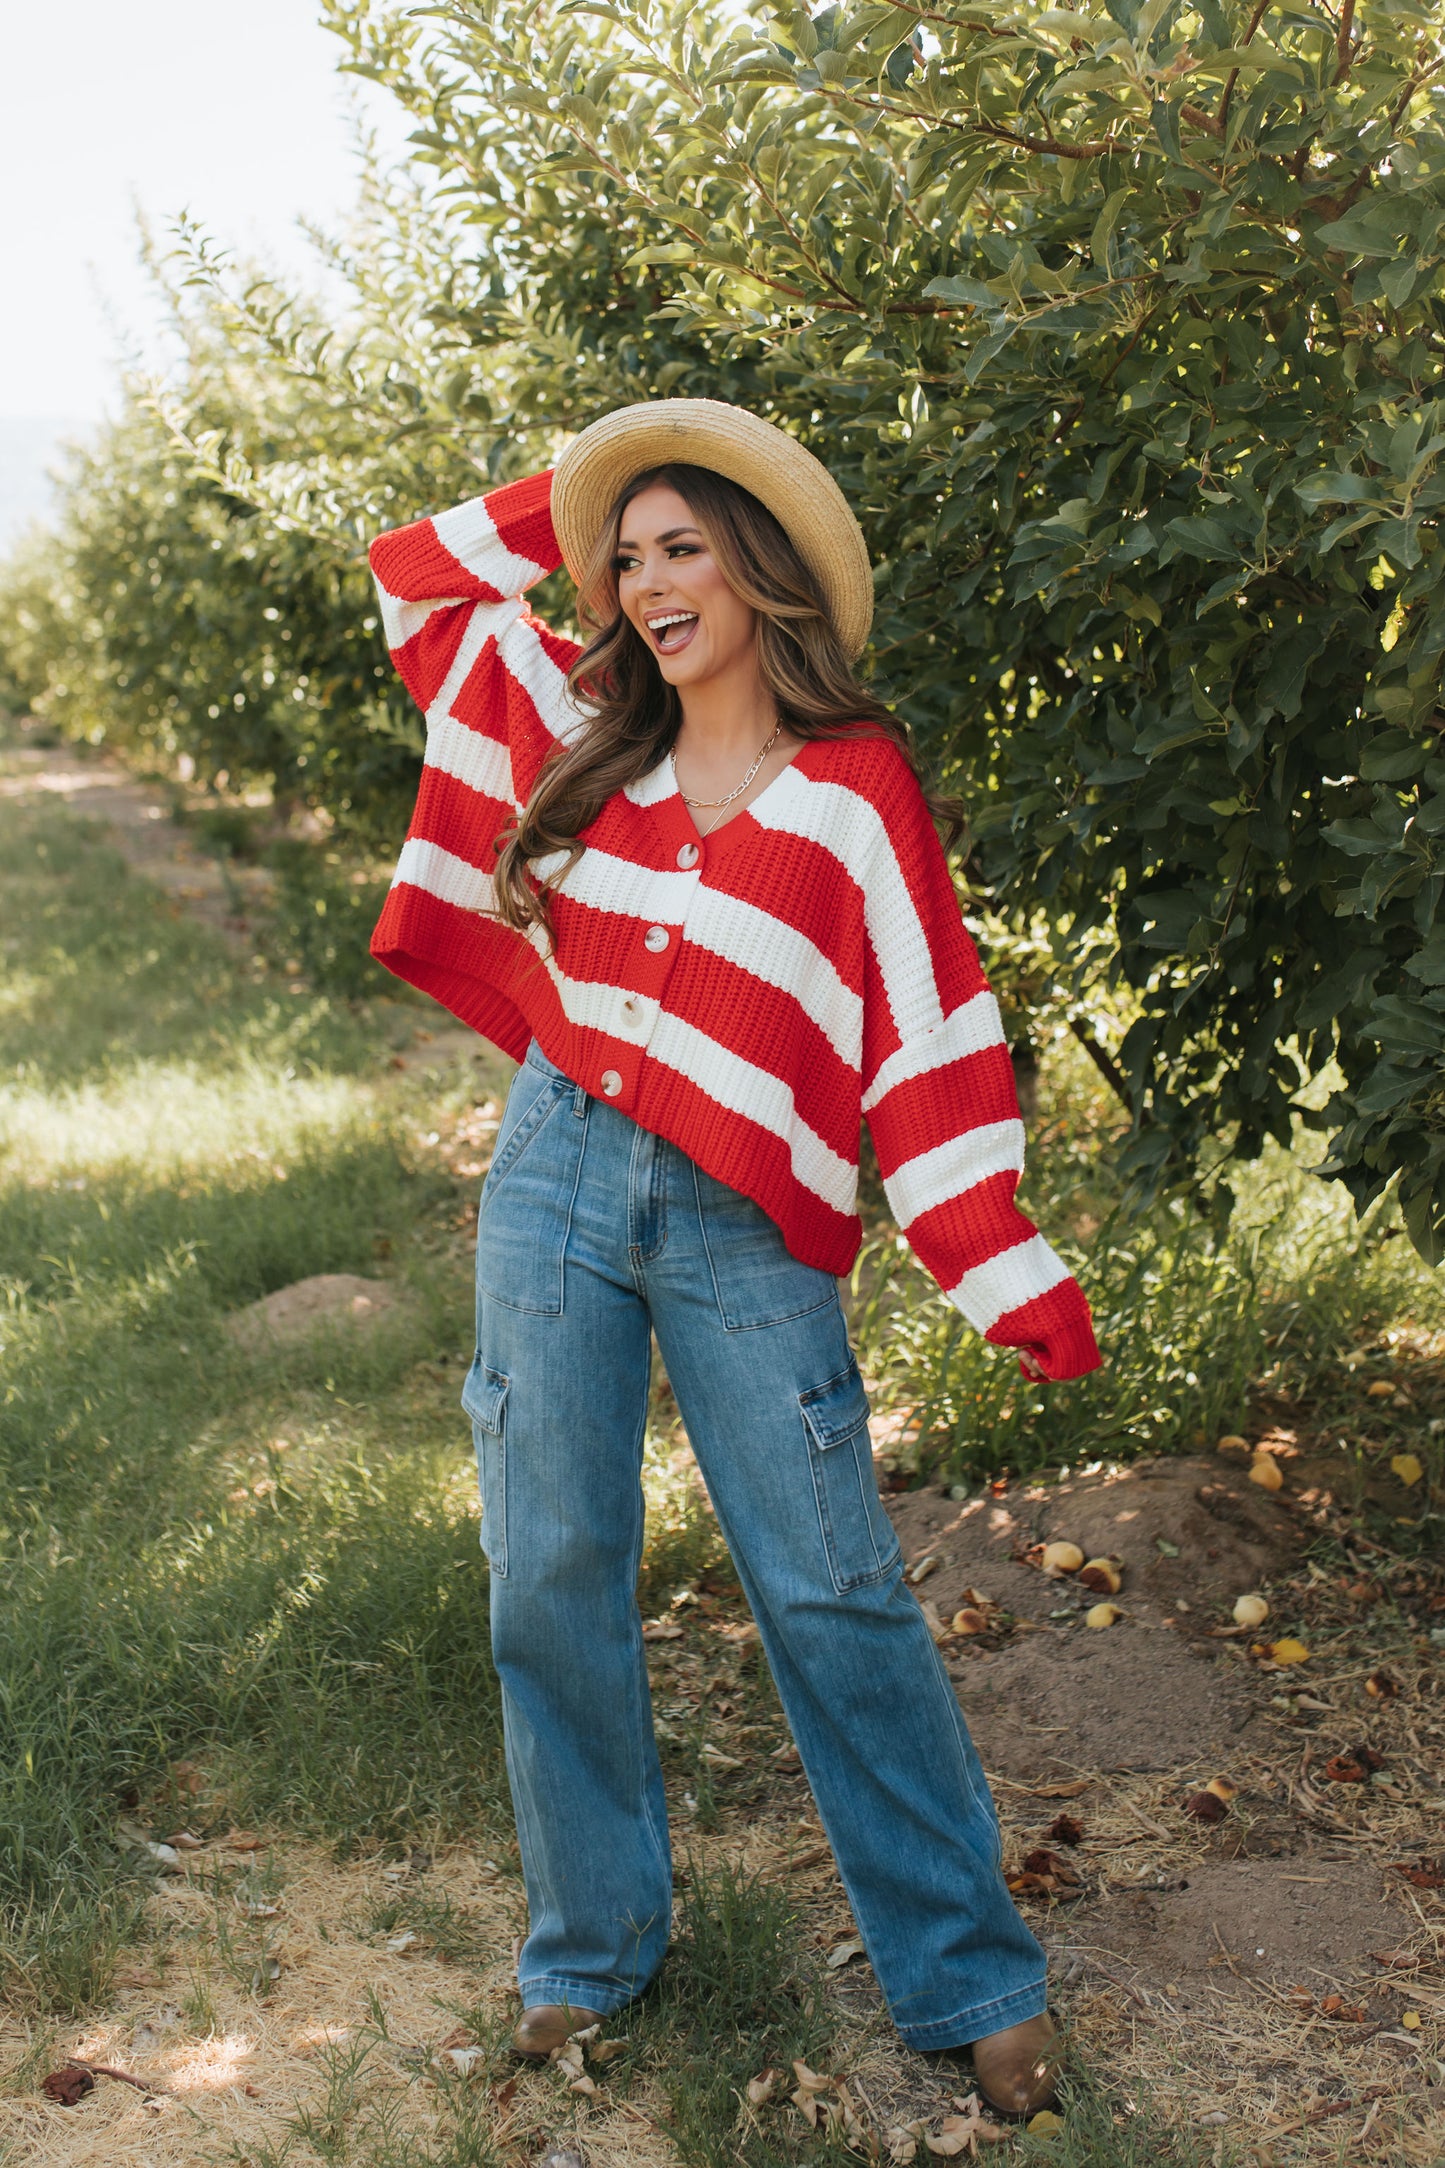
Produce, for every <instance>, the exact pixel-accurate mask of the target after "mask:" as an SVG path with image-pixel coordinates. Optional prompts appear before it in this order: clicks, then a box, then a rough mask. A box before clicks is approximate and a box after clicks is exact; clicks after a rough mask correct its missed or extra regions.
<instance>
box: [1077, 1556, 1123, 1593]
mask: <svg viewBox="0 0 1445 2168" xmlns="http://www.w3.org/2000/svg"><path fill="white" fill-rule="evenodd" d="M1123 1563H1124V1561H1123V1560H1122V1559H1121V1558H1091V1559H1090V1560H1089V1561H1088V1563H1087V1564H1086V1565H1083V1566H1081V1567H1080V1568H1079V1580H1080V1582H1081V1583H1082V1585H1083V1586H1084V1587H1085V1588H1092V1589H1093V1590H1094V1591H1095V1593H1096V1594H1098V1595H1100V1596H1117V1595H1118V1593H1119V1591H1120V1589H1121V1588H1122V1587H1123V1585H1124V1576H1123V1574H1122V1572H1121V1571H1120V1568H1121V1567H1122V1565H1123Z"/></svg>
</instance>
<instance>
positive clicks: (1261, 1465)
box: [1249, 1453, 1284, 1491]
mask: <svg viewBox="0 0 1445 2168" xmlns="http://www.w3.org/2000/svg"><path fill="white" fill-rule="evenodd" d="M1249 1480H1250V1482H1251V1483H1257V1484H1258V1485H1259V1487H1260V1489H1261V1490H1268V1491H1276V1490H1283V1489H1284V1477H1283V1476H1282V1475H1281V1474H1280V1472H1279V1462H1278V1461H1277V1460H1276V1459H1275V1457H1274V1455H1273V1453H1256V1454H1255V1456H1254V1458H1253V1460H1252V1461H1251V1462H1250V1464H1249Z"/></svg>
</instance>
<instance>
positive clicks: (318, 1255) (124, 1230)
mask: <svg viewBox="0 0 1445 2168" xmlns="http://www.w3.org/2000/svg"><path fill="white" fill-rule="evenodd" d="M0 866H3V868H4V873H3V877H0V916H3V923H4V926H5V975H4V983H3V992H0V1302H3V1305H4V1308H3V1343H4V1344H3V1351H0V1363H3V1369H0V1396H3V1402H0V1404H3V1426H0V1471H3V1479H4V1489H3V1500H0V1922H3V1930H0V1964H3V1966H4V1968H5V1970H6V1971H7V1972H8V1974H9V1982H8V1984H10V1985H11V1986H12V1987H15V1988H17V1989H20V1990H22V1991H23V1992H24V1993H25V1994H26V1995H27V1997H28V1998H29V1999H31V2000H32V2001H35V2002H39V2003H42V2004H51V2005H54V2006H58V2007H73V2006H75V2005H77V2004H83V2003H85V2002H86V2001H88V2000H90V1999H92V1998H93V1997H94V1996H95V1995H96V1994H97V1993H99V1992H101V1991H102V1990H103V1988H104V1985H105V1981H106V1978H107V1976H108V1973H109V1970H110V1968H111V1966H112V1964H113V1961H114V1957H115V1954H116V1952H117V1950H118V1948H119V1946H120V1944H121V1942H122V1941H123V1939H124V1938H125V1936H126V1935H127V1934H129V1933H130V1932H132V1931H133V1929H134V1925H135V1919H136V1897H137V1893H138V1891H139V1890H140V1889H141V1888H142V1887H143V1884H142V1883H140V1882H138V1881H137V1879H136V1869H137V1868H138V1867H143V1866H144V1864H145V1856H144V1855H143V1854H137V1853H136V1852H135V1851H134V1850H132V1849H129V1848H127V1846H126V1845H125V1844H124V1842H123V1841H122V1840H121V1839H120V1838H119V1837H118V1834H117V1832H118V1829H119V1826H120V1824H121V1822H122V1821H123V1820H124V1818H125V1817H126V1816H127V1814H129V1815H131V1816H132V1817H139V1818H140V1819H141V1820H142V1821H143V1822H146V1823H147V1824H149V1825H152V1826H156V1827H159V1826H160V1824H161V1823H162V1822H164V1821H167V1820H170V1821H171V1822H172V1823H173V1824H176V1825H178V1824H179V1823H181V1822H183V1821H184V1820H186V1819H187V1818H191V1819H195V1818H197V1816H200V1815H208V1816H209V1817H210V1818H211V1820H212V1821H213V1822H215V1821H221V1822H222V1823H224V1820H225V1819H227V1818H234V1819H249V1818H257V1817H268V1818H274V1819H278V1820H282V1821H287V1822H290V1823H291V1824H292V1825H293V1826H298V1827H303V1828H307V1829H310V1830H313V1831H320V1832H324V1833H326V1834H328V1835H331V1836H333V1837H335V1838H337V1839H338V1840H344V1841H347V1842H352V1843H354V1842H357V1841H364V1840H368V1839H374V1838H377V1837H384V1838H393V1837H399V1836H400V1835H401V1834H402V1833H406V1832H410V1831H413V1830H415V1829H418V1828H425V1827H427V1826H429V1825H435V1826H445V1827H447V1828H448V1829H451V1830H455V1829H458V1828H460V1827H463V1826H475V1825H476V1824H477V1822H478V1821H480V1822H482V1823H483V1824H489V1823H490V1822H492V1821H493V1820H494V1819H499V1818H500V1817H501V1816H502V1814H503V1811H504V1786H503V1783H502V1777H501V1763H500V1754H499V1751H498V1746H497V1726H498V1718H497V1695H496V1687H495V1682H494V1678H493V1674H492V1671H491V1667H490V1663H489V1661H488V1640H487V1631H486V1618H485V1607H486V1588H485V1576H484V1572H483V1570H482V1568H481V1566H480V1564H479V1559H478V1547H477V1541H476V1520H475V1507H474V1501H473V1486H472V1483H471V1480H470V1475H469V1456H468V1450H467V1435H466V1426H465V1423H464V1421H463V1419H462V1417H461V1416H460V1414H459V1412H458V1410H457V1408H456V1404H455V1402H456V1384H457V1380H458V1379H459V1377H460V1372H461V1363H462V1361H463V1360H464V1358H465V1355H466V1353H467V1351H468V1348H469V1344H470V1333H471V1317H470V1309H471V1295H470V1286H469V1282H468V1278H467V1275H466V1273H465V1270H464V1265H463V1263H462V1262H461V1261H459V1260H457V1259H455V1258H454V1257H452V1256H451V1255H450V1254H449V1253H447V1252H446V1251H445V1250H444V1249H443V1248H442V1247H440V1246H439V1245H438V1244H437V1243H436V1242H435V1240H434V1239H433V1229H434V1225H435V1218H436V1211H435V1209H434V1208H438V1207H440V1206H442V1205H444V1204H445V1203H446V1202H447V1199H448V1197H449V1196H450V1194H451V1193H450V1185H449V1184H448V1182H447V1180H446V1178H445V1177H444V1176H442V1175H440V1174H439V1173H438V1172H437V1171H436V1169H435V1163H434V1162H433V1161H429V1160H428V1157H427V1155H426V1154H425V1153H423V1152H419V1151H418V1150H417V1149H416V1148H415V1144H416V1140H415V1138H414V1135H413V1124H414V1121H415V1112H414V1110H411V1111H409V1108H408V1104H407V1101H406V1098H405V1094H404V1092H403V1091H402V1090H400V1089H399V1088H398V1083H397V1080H396V1079H395V1078H394V1077H393V1076H392V1075H391V1072H390V1071H389V1070H388V1069H387V1067H386V1057H387V1055H388V1054H389V1048H388V1047H387V1045H386V1044H385V1041H384V1038H383V1036H382V1035H381V1034H380V1033H379V1032H378V1031H377V1030H376V1028H375V1026H374V1024H373V1023H372V1021H371V1020H370V1019H369V1018H368V1016H367V1015H366V1013H365V1012H364V1011H360V1010H355V1009H350V1008H348V1007H346V1006H345V1005H342V1004H339V1003H338V1002H337V1001H336V1000H334V999H332V998H327V997H322V996H319V995H317V994H315V993H314V992H306V993H302V994H298V995H279V996H278V995H275V994H271V993H268V992H267V991H266V990H265V989H264V988H262V987H258V986H257V985H256V984H255V983H254V982H253V980H252V978H251V977H250V975H249V973H248V971H247V970H246V968H245V964H244V959H242V960H237V959H235V958H233V956H232V954H231V952H230V951H229V949H228V948H227V947H226V945H225V944H224V943H223V942H222V941H221V940H220V939H219V938H218V937H217V936H215V935H213V934H211V933H209V932H208V931H206V930H205V929H203V928H198V927H196V926H194V925H192V924H190V923H188V922H187V921H186V920H185V919H183V918H181V917H178V916H175V915H173V913H172V910H171V908H170V906H169V905H168V903H167V902H166V900H165V899H164V898H163V897H162V896H160V895H159V894H158V893H157V892H156V891H155V890H154V889H152V888H151V887H150V886H149V885H148V884H146V883H144V882H142V881H139V880H137V879H135V878H134V877H132V876H131V875H130V874H129V873H128V872H127V870H126V867H125V865H124V862H123V861H122V860H121V859H120V858H119V857H118V855H117V854H116V853H115V851H114V850H113V849H112V848H110V846H109V845H108V844H107V843H106V842H105V840H104V836H103V832H102V831H99V830H97V829H96V828H95V827H94V826H93V825H91V824H88V823H85V822H82V821H78V820H76V819H75V818H73V817H72V816H70V815H69V814H67V813H66V812H65V811H64V810H63V809H53V810H52V809H41V810H38V811H35V810H31V809H29V808H26V807H23V806H17V805H15V804H14V803H13V802H12V803H11V804H8V805H5V806H3V807H0ZM381 1255H385V1256H386V1258H387V1264H386V1267H385V1269H386V1270H387V1272H388V1273H394V1274H395V1275H397V1276H398V1277H400V1278H402V1279H403V1280H404V1281H405V1283H406V1286H407V1289H408V1293H409V1298H410V1299H409V1303H408V1306H407V1308H406V1310H405V1312H404V1314H403V1315H401V1316H399V1317H398V1320H397V1321H396V1322H394V1323H390V1324H387V1325H385V1326H383V1327H380V1328H377V1329H375V1330H373V1331H372V1332H371V1333H369V1334H368V1335H366V1336H365V1337H362V1336H358V1335H354V1334H350V1333H346V1332H338V1333H333V1334H332V1335H331V1336H330V1337H329V1338H328V1337H326V1336H321V1337H318V1338H315V1339H313V1340H312V1341H310V1342H309V1343H307V1344H305V1345H303V1346H301V1347H298V1348H295V1349H293V1350H290V1351H289V1352H276V1353H266V1354H261V1355H256V1354H243V1353H242V1352H241V1351H240V1350H239V1349H238V1348H237V1347H236V1345H235V1344H234V1343H233V1342H232V1341H231V1339H230V1338H229V1336H228V1335H227V1333H226V1331H225V1329H224V1320H225V1317H226V1314H227V1312H229V1311H230V1310H232V1309H234V1308H235V1307H237V1306H238V1305H240V1304H243V1303H245V1302H248V1301H250V1300H252V1299H254V1298H255V1297H257V1296H260V1295H263V1294H265V1293H267V1292H268V1291H270V1290H272V1289H274V1288H278V1287H282V1286H286V1285H288V1284H289V1283H291V1282H293V1281H295V1280H298V1279H301V1278H304V1277H306V1276H308V1275H310V1274H312V1273H317V1272H361V1273H367V1274H375V1273H376V1271H377V1269H378V1263H377V1260H378V1257H379V1256H381ZM436 1358H440V1359H441V1362H442V1363H445V1362H446V1361H447V1359H448V1358H449V1359H450V1367H449V1368H445V1367H441V1364H440V1363H439V1362H438V1361H437V1360H435V1359H436ZM181 1760H189V1761H190V1762H191V1763H192V1764H193V1765H195V1766H196V1767H197V1768H199V1770H200V1771H201V1781H202V1783H203V1791H202V1793H201V1794H200V1795H199V1797H197V1796H195V1795H192V1794H190V1793H187V1792H185V1791H183V1790H180V1789H177V1787H176V1783H175V1780H174V1777H173V1771H174V1769H175V1765H176V1763H177V1762H178V1761H181Z"/></svg>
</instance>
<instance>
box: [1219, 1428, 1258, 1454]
mask: <svg viewBox="0 0 1445 2168" xmlns="http://www.w3.org/2000/svg"><path fill="white" fill-rule="evenodd" d="M1214 1450H1215V1452H1216V1453H1247V1452H1248V1451H1249V1450H1250V1445H1249V1440H1248V1438H1241V1437H1240V1436H1239V1434H1238V1432H1237V1431H1233V1430H1231V1431H1227V1432H1226V1433H1225V1435H1224V1437H1222V1438H1221V1439H1220V1441H1219V1443H1218V1445H1217V1446H1216V1447H1215V1448H1214Z"/></svg>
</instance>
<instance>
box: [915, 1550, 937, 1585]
mask: <svg viewBox="0 0 1445 2168" xmlns="http://www.w3.org/2000/svg"><path fill="white" fill-rule="evenodd" d="M942 1564H943V1556H942V1553H941V1552H939V1551H930V1552H929V1554H928V1556H927V1558H920V1559H919V1561H918V1563H917V1565H916V1566H910V1567H909V1569H908V1574H907V1579H908V1583H909V1586H910V1587H911V1588H917V1586H918V1584H919V1582H920V1581H926V1580H927V1579H928V1576H929V1575H930V1573H936V1572H937V1571H938V1569H939V1567H940V1566H941V1565H942Z"/></svg>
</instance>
